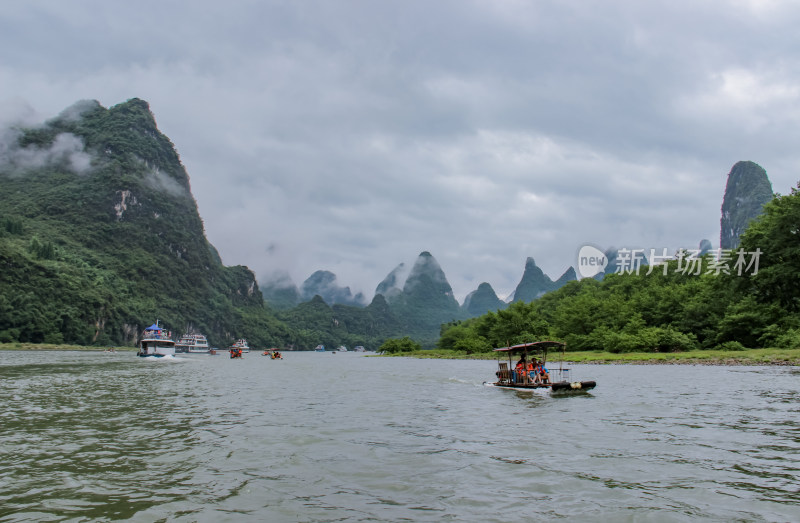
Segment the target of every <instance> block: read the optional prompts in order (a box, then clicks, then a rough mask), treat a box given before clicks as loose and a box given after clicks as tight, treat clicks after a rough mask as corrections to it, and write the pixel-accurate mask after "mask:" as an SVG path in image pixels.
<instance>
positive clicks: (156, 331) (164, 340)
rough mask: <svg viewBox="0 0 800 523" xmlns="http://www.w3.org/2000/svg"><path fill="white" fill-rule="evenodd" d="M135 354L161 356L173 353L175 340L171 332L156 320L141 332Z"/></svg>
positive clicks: (172, 354)
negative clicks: (137, 349)
mask: <svg viewBox="0 0 800 523" xmlns="http://www.w3.org/2000/svg"><path fill="white" fill-rule="evenodd" d="M136 355H137V356H141V357H147V356H153V357H155V358H162V357H164V356H174V355H175V341H174V340H173V339H172V333H171V332H170V331H168V330H166V329H164V328H163V327H161V326H160V325H159V324H158V320H156V322H155V323H154V324H152V325H150V326H149V327H147V328H146V329H145V330H144V332H143V333H142V338H141V339H140V340H139V352H137V353H136Z"/></svg>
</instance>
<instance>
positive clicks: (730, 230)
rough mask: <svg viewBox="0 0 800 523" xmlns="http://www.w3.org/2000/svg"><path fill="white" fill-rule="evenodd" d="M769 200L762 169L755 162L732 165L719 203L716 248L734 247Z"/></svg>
mask: <svg viewBox="0 0 800 523" xmlns="http://www.w3.org/2000/svg"><path fill="white" fill-rule="evenodd" d="M772 197H773V194H772V184H771V183H770V181H769V177H767V171H765V170H764V168H763V167H761V166H760V165H758V164H757V163H755V162H749V161H744V162H736V164H735V165H734V166H733V168H731V171H730V172H729V173H728V181H727V183H726V184H725V196H724V198H723V200H722V218H721V219H720V241H719V245H720V248H722V249H735V248H736V247H738V246H739V236H740V235H741V234H742V233H743V232H744V231H745V229H747V226H748V225H749V223H750V221H751V220H752V219H753V218H755V217H756V216H758V215H759V214H761V210H762V208H763V207H764V204H765V203H767V202H768V201H770V200H771V199H772Z"/></svg>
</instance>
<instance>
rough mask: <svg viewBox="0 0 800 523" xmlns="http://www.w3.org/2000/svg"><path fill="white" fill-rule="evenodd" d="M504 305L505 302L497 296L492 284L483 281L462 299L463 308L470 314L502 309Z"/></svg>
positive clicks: (474, 314) (477, 314) (478, 314)
mask: <svg viewBox="0 0 800 523" xmlns="http://www.w3.org/2000/svg"><path fill="white" fill-rule="evenodd" d="M505 306H506V303H505V302H504V301H503V300H501V299H500V298H498V297H497V294H496V293H495V292H494V289H493V288H492V286H491V285H489V284H488V283H486V282H483V283H481V284H480V285H478V288H477V289H476V290H474V291H472V292H471V293H469V294H468V295H467V297H466V298H465V299H464V305H463V309H464V310H465V311H466V312H467V314H469V315H470V316H480V315H482V314H486V313H487V312H489V311H496V310H499V309H502V308H504V307H505Z"/></svg>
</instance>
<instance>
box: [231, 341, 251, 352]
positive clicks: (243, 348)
mask: <svg viewBox="0 0 800 523" xmlns="http://www.w3.org/2000/svg"><path fill="white" fill-rule="evenodd" d="M234 349H235V350H238V351H239V352H250V346H249V345H248V344H247V340H246V339H244V338H239V339H238V340H236V341H235V342H234V343H233V345H231V346H230V347H228V350H234Z"/></svg>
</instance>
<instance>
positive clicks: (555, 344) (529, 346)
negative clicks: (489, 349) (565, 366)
mask: <svg viewBox="0 0 800 523" xmlns="http://www.w3.org/2000/svg"><path fill="white" fill-rule="evenodd" d="M565 345H566V343H562V342H560V341H534V342H531V343H520V344H519V345H512V346H511V347H500V348H498V349H494V352H509V353H514V352H522V351H528V350H534V351H537V350H549V349H555V348H561V347H564V346H565Z"/></svg>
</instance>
